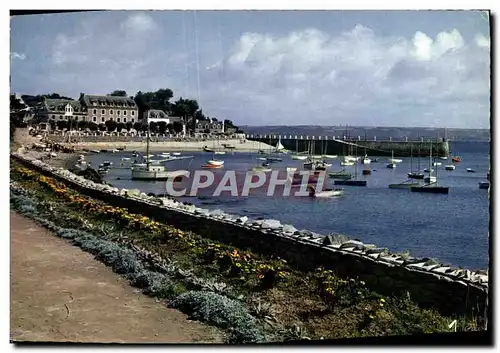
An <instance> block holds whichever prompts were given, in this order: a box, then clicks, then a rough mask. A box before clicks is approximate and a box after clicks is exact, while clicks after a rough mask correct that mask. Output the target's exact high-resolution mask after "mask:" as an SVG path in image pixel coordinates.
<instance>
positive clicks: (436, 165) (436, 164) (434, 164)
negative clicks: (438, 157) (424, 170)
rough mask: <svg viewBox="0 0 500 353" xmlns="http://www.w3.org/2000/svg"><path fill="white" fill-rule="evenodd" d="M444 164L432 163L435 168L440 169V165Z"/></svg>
mask: <svg viewBox="0 0 500 353" xmlns="http://www.w3.org/2000/svg"><path fill="white" fill-rule="evenodd" d="M442 164H443V163H441V162H434V163H432V166H433V167H439V166H440V165H442Z"/></svg>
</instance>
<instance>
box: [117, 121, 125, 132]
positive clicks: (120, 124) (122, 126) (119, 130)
mask: <svg viewBox="0 0 500 353" xmlns="http://www.w3.org/2000/svg"><path fill="white" fill-rule="evenodd" d="M123 129H125V124H124V123H117V124H116V131H118V132H121V131H122V130H123Z"/></svg>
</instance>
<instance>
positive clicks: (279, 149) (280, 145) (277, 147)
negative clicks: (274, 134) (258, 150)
mask: <svg viewBox="0 0 500 353" xmlns="http://www.w3.org/2000/svg"><path fill="white" fill-rule="evenodd" d="M284 151H285V146H283V145H282V144H281V136H280V137H279V140H278V143H277V144H276V149H275V152H284Z"/></svg>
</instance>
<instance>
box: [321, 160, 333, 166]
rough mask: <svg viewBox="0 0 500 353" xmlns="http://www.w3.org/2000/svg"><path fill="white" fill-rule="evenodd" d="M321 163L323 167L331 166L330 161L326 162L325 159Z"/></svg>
mask: <svg viewBox="0 0 500 353" xmlns="http://www.w3.org/2000/svg"><path fill="white" fill-rule="evenodd" d="M323 165H324V166H325V167H331V166H332V164H331V163H326V162H325V161H323Z"/></svg>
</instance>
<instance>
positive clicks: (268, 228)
mask: <svg viewBox="0 0 500 353" xmlns="http://www.w3.org/2000/svg"><path fill="white" fill-rule="evenodd" d="M11 155H12V156H13V157H15V158H18V159H21V160H23V161H25V162H28V163H31V164H33V165H35V166H37V167H39V168H41V169H42V170H45V171H47V172H49V173H51V174H55V175H57V176H58V177H59V178H63V179H65V180H67V181H68V182H70V183H74V184H77V185H79V186H80V187H83V188H87V189H91V190H96V191H100V192H103V193H107V194H112V195H115V196H118V197H122V198H125V199H127V198H128V199H132V200H135V201H136V202H142V203H144V204H148V205H151V206H153V207H158V208H161V209H165V210H168V211H171V212H179V213H182V214H185V215H188V216H191V217H196V218H204V219H209V220H212V221H215V222H221V223H225V224H228V225H230V226H232V227H238V228H242V229H247V230H251V231H260V232H261V233H263V234H267V235H269V236H278V237H281V238H285V239H290V240H293V241H295V242H297V243H300V244H303V245H304V246H310V247H316V248H321V249H322V250H324V251H332V252H335V253H339V254H343V255H348V256H354V257H357V258H360V259H363V260H364V261H372V262H374V263H377V264H382V265H385V266H387V267H395V266H398V267H400V268H403V269H405V270H406V271H409V272H415V273H420V274H427V275H431V276H433V278H435V279H438V280H445V281H453V282H456V283H458V284H461V285H465V286H473V287H476V288H478V289H479V290H482V291H487V289H488V282H489V277H488V275H487V273H480V272H479V271H478V272H474V271H470V270H468V269H462V268H456V267H453V266H449V265H444V264H439V263H435V261H434V260H433V262H434V263H432V264H429V265H426V263H427V262H428V261H430V259H427V258H424V259H417V258H413V257H407V258H406V259H405V258H403V257H401V256H398V255H396V254H393V253H390V252H389V251H387V254H384V251H385V249H382V248H376V247H375V248H374V245H373V244H370V245H369V246H367V244H363V243H362V242H360V241H354V240H348V241H345V242H342V243H340V244H328V245H324V244H323V242H324V240H325V238H327V237H329V236H325V235H321V234H318V233H314V232H311V231H307V230H302V231H299V230H297V229H295V227H293V226H291V225H284V224H281V223H280V222H279V221H277V220H251V219H249V218H248V217H246V216H243V217H241V216H237V215H231V214H227V213H225V212H223V211H221V210H214V211H210V210H207V209H203V208H199V207H196V206H194V205H190V204H185V203H182V202H179V201H176V200H173V199H169V198H158V197H153V196H147V195H146V194H144V193H140V194H139V195H127V197H125V196H124V195H122V193H123V192H124V191H128V190H126V189H122V190H119V189H118V188H114V187H111V186H109V185H102V184H97V183H94V182H92V181H88V180H86V179H84V178H83V177H80V176H77V175H75V174H73V173H71V172H70V171H68V170H66V169H62V168H54V167H52V166H50V165H48V164H46V163H44V162H42V161H40V160H37V159H34V158H29V157H27V156H24V155H22V154H19V153H12V154H11ZM166 203H167V204H166ZM243 219H244V220H245V221H244V222H243ZM285 228H287V230H288V232H284V231H283V230H284V229H285ZM293 230H294V231H293ZM367 251H368V253H367ZM377 251H378V252H377ZM481 272H485V271H481Z"/></svg>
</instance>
